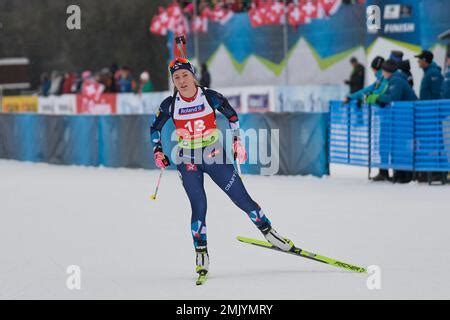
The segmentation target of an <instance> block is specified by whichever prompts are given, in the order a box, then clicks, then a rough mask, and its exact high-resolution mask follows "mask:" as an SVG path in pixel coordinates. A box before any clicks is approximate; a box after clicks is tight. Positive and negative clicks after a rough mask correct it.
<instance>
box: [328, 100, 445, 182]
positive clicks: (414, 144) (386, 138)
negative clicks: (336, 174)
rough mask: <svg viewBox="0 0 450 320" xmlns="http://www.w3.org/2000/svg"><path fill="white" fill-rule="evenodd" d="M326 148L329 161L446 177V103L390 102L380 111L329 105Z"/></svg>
mask: <svg viewBox="0 0 450 320" xmlns="http://www.w3.org/2000/svg"><path fill="white" fill-rule="evenodd" d="M329 146H330V162H331V163H340V164H349V165H357V166H364V167H369V168H381V169H393V170H402V171H412V172H442V173H446V172H448V171H450V100H434V101H414V102H408V101H403V102H394V103H392V104H391V105H389V106H386V107H384V108H381V107H380V106H377V105H370V104H363V105H358V104H357V103H350V104H346V103H343V102H341V101H332V102H330V144H329ZM442 177H446V174H444V175H442ZM443 179H446V178H443Z"/></svg>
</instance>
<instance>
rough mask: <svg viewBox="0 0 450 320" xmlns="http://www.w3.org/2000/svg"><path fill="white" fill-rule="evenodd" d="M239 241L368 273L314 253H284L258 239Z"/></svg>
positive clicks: (297, 249) (297, 250)
mask: <svg viewBox="0 0 450 320" xmlns="http://www.w3.org/2000/svg"><path fill="white" fill-rule="evenodd" d="M237 240H239V241H241V242H244V243H247V244H252V245H255V246H258V247H263V248H267V249H271V250H276V251H279V252H284V253H289V254H293V255H296V256H299V257H303V258H307V259H311V260H314V261H318V262H322V263H326V264H329V265H332V266H335V267H338V268H342V269H346V270H349V271H353V272H359V273H366V272H367V269H366V268H363V267H359V266H355V265H352V264H349V263H346V262H342V261H338V260H335V259H332V258H328V257H325V256H321V255H319V254H315V253H312V252H308V251H306V250H303V249H300V248H297V247H294V248H292V250H291V251H283V250H281V249H278V248H277V247H274V246H273V245H272V244H270V243H269V242H266V241H261V240H257V239H252V238H246V237H241V236H238V237H237Z"/></svg>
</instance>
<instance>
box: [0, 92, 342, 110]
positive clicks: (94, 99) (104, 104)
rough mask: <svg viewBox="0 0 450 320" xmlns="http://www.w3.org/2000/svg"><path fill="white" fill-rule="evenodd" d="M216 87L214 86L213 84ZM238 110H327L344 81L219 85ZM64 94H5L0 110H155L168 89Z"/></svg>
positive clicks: (337, 96)
mask: <svg viewBox="0 0 450 320" xmlns="http://www.w3.org/2000/svg"><path fill="white" fill-rule="evenodd" d="M214 89H216V88H214ZM216 90H218V91H219V92H221V93H222V94H223V95H224V96H225V97H227V99H228V100H229V102H230V104H231V105H232V106H233V108H235V109H236V111H237V112H238V113H247V112H267V111H274V112H328V105H329V101H330V100H334V99H342V98H343V97H344V96H345V94H346V87H345V85H316V86H314V85H309V86H253V87H251V86H249V87H234V88H223V89H222V88H219V89H216ZM88 93H91V94H90V95H89V94H83V93H79V94H63V95H51V96H5V97H3V100H2V103H1V105H2V108H1V111H3V112H37V113H42V114H59V115H74V114H154V113H156V111H157V109H158V107H159V105H160V103H161V102H162V101H163V100H164V99H165V98H166V97H167V96H170V95H172V93H171V92H169V91H162V92H150V93H141V94H135V93H118V94H115V93H103V94H96V91H95V90H92V91H88Z"/></svg>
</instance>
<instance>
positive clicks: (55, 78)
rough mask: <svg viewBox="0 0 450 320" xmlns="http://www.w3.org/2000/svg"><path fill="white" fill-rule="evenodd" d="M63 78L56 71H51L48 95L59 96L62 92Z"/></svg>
mask: <svg viewBox="0 0 450 320" xmlns="http://www.w3.org/2000/svg"><path fill="white" fill-rule="evenodd" d="M62 82H63V78H62V76H61V75H60V74H59V72H58V71H52V76H51V85H50V89H49V92H48V93H49V94H50V95H60V94H61V91H62Z"/></svg>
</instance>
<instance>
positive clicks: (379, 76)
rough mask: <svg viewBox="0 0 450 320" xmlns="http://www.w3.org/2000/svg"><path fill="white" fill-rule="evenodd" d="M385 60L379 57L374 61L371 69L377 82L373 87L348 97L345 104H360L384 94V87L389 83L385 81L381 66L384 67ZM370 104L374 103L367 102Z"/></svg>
mask: <svg viewBox="0 0 450 320" xmlns="http://www.w3.org/2000/svg"><path fill="white" fill-rule="evenodd" d="M383 62H384V58H383V57H380V56H377V57H375V58H374V59H373V60H372V63H371V64H370V67H371V68H372V71H373V73H374V74H375V77H376V81H375V82H374V83H372V84H371V85H369V86H367V87H365V88H363V89H361V90H358V91H356V92H354V93H352V94H350V95H348V96H347V98H346V100H345V102H346V103H348V102H349V101H350V100H356V101H358V102H359V103H361V102H363V101H364V100H365V99H366V97H369V96H372V97H373V95H374V94H376V93H379V92H382V91H383V90H384V87H385V86H386V85H387V82H386V81H385V80H384V79H383V73H382V71H381V66H382V65H383ZM366 102H368V103H373V101H366Z"/></svg>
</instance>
